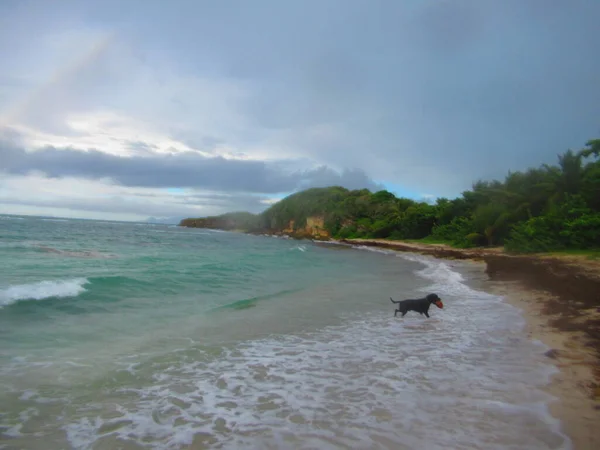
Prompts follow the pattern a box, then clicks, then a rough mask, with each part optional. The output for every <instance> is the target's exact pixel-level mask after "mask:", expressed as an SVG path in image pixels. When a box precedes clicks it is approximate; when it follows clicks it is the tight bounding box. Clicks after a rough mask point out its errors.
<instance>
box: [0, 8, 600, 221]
mask: <svg viewBox="0 0 600 450" xmlns="http://www.w3.org/2000/svg"><path fill="white" fill-rule="evenodd" d="M599 22H600V1H598V0H569V1H562V0H502V1H498V0H402V1H400V0H389V1H377V0H356V1H354V0H339V1H338V0H314V1H313V0H302V1H296V2H292V1H276V0H269V1H267V0H253V1H241V0H240V1H235V0H222V1H210V2H209V1H203V0H171V1H169V2H167V1H163V0H119V1H117V0H98V1H95V0H89V1H87V0H73V1H68V0H56V1H53V2H50V1H48V0H37V1H28V0H2V1H0V67H1V68H2V69H1V70H0V213H9V214H40V215H56V216H69V217H84V218H107V219H117V220H143V219H145V218H146V217H148V216H155V217H181V216H184V217H187V216H203V215H208V214H216V213H222V212H226V211H230V210H250V211H260V210H262V209H264V208H265V207H266V206H267V205H268V204H269V202H273V201H275V200H276V199H278V198H281V197H282V196H285V195H286V194H289V193H291V192H293V191H295V190H298V189H302V188H305V187H309V186H326V185H332V184H337V185H344V186H346V187H349V188H362V187H367V188H370V189H373V190H375V189H380V188H382V187H385V188H387V189H389V190H391V191H392V192H394V193H396V194H397V195H403V196H408V197H412V198H416V199H423V198H432V197H438V196H447V197H454V196H456V195H458V194H460V192H461V191H463V190H464V189H468V188H469V187H470V186H471V183H472V182H473V181H474V180H476V179H479V178H502V177H504V175H505V174H506V173H507V171H508V170H509V169H514V170H517V169H524V168H527V167H528V166H532V165H539V164H541V163H544V162H548V163H554V162H555V161H556V155H557V154H558V153H560V152H563V151H565V150H566V149H568V148H580V147H582V146H583V145H584V143H585V141H586V140H588V139H590V138H593V137H598V136H600V78H599V75H598V74H599V73H600V58H599V57H598V56H599V55H600V54H599V53H598V52H599V49H598V42H599V40H598V39H599V38H598V31H597V25H598V23H599Z"/></svg>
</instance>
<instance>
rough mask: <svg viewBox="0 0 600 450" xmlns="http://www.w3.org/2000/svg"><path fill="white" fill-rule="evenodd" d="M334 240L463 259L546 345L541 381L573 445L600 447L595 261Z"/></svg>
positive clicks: (464, 268) (472, 277) (599, 269)
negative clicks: (548, 367) (546, 378)
mask: <svg viewBox="0 0 600 450" xmlns="http://www.w3.org/2000/svg"><path fill="white" fill-rule="evenodd" d="M339 242H340V243H343V244H350V245H364V246H372V247H380V248H386V249H391V250H395V251H400V252H411V253H420V254H425V255H429V256H432V257H435V258H438V259H454V260H460V262H459V265H460V271H461V272H463V273H466V274H467V276H468V278H469V279H468V280H466V281H467V283H469V284H471V283H472V284H473V285H474V287H476V288H478V289H481V290H483V291H486V292H488V293H490V294H494V295H499V296H502V297H503V298H504V300H505V301H506V302H507V303H508V304H510V305H512V306H514V307H516V308H518V309H519V310H520V311H521V315H522V316H523V318H524V319H525V328H524V330H523V332H524V334H525V336H526V337H527V338H528V339H530V340H538V341H540V342H542V343H543V344H544V345H545V346H546V347H548V348H549V350H548V351H547V352H546V353H545V354H544V355H545V356H546V357H547V358H548V360H549V361H548V363H550V364H552V365H554V367H556V368H557V369H558V370H557V372H556V373H555V374H554V375H552V377H551V379H550V382H549V384H548V385H547V386H546V388H545V391H546V392H548V393H549V394H550V395H552V396H553V397H554V398H555V400H554V401H552V402H550V404H549V405H548V408H549V411H550V413H551V415H552V416H553V417H555V418H556V419H558V420H560V422H561V428H562V430H563V432H564V433H565V434H566V435H567V436H569V438H570V439H571V442H572V445H573V449H575V450H579V449H582V450H583V449H586V450H587V449H593V448H600V428H598V425H597V424H598V423H600V263H598V262H596V261H589V260H585V259H582V258H580V257H570V256H565V257H562V256H561V257H555V256H550V255H508V254H505V253H503V252H502V251H501V250H500V249H464V250H463V249H455V248H451V247H448V246H445V245H436V244H417V243H409V242H396V241H385V240H378V239H365V240H363V239H351V240H349V239H343V240H340V241H339Z"/></svg>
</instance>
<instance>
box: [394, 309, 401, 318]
mask: <svg viewBox="0 0 600 450" xmlns="http://www.w3.org/2000/svg"><path fill="white" fill-rule="evenodd" d="M399 312H400V310H399V309H396V310H394V317H396V315H397V314H398V313H399Z"/></svg>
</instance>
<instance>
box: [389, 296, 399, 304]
mask: <svg viewBox="0 0 600 450" xmlns="http://www.w3.org/2000/svg"><path fill="white" fill-rule="evenodd" d="M390 300H391V301H392V303H400V300H394V299H393V298H392V297H390Z"/></svg>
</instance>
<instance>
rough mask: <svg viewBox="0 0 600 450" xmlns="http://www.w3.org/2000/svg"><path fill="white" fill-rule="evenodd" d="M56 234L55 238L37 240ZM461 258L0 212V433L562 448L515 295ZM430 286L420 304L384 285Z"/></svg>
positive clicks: (104, 439)
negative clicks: (467, 269)
mask: <svg viewBox="0 0 600 450" xmlns="http://www.w3.org/2000/svg"><path fill="white" fill-rule="evenodd" d="M48 249H52V250H48ZM464 277H465V276H464V275H462V274H461V272H460V266H459V265H458V264H456V263H450V262H447V261H438V260H435V259H432V258H427V257H423V256H417V255H409V254H393V253H391V252H386V251H379V252H377V251H366V249H348V248H346V247H342V246H336V245H323V244H315V243H309V242H305V241H302V242H297V241H292V240H283V239H275V238H270V237H257V236H245V235H239V234H233V233H217V232H212V231H209V230H193V229H181V228H177V227H168V226H162V225H156V226H154V225H146V224H121V223H108V222H104V223H103V222H91V221H75V220H70V221H60V222H59V221H50V220H47V221H42V220H39V219H37V220H34V219H30V218H25V219H20V220H19V219H14V218H6V216H4V218H3V220H0V305H2V308H1V309H0V362H1V365H0V448H5V449H13V448H14V449H16V448H28V449H37V448H39V449H49V450H52V449H59V448H75V449H89V448H93V449H113V448H124V449H129V448H131V449H135V448H156V449H163V448H168V449H170V448H262V449H268V448H278V449H282V448H307V449H308V448H319V449H325V448H361V449H367V448H368V449H371V448H373V449H379V448H380V449H404V448H406V449H423V448H426V449H442V448H443V449H448V448H473V449H478V448H481V449H484V448H485V449H490V448H491V449H495V448H498V449H500V448H502V449H506V448H515V449H516V448H519V449H520V448H528V449H560V448H570V443H569V441H568V439H566V438H565V437H564V435H562V434H561V432H560V428H559V424H558V423H557V422H556V421H555V420H554V419H552V418H551V417H550V415H549V414H548V412H547V407H546V404H547V402H548V401H549V400H550V398H549V396H548V395H547V394H545V393H544V392H543V391H542V390H541V388H542V387H543V386H544V384H545V383H547V382H548V379H549V376H550V375H551V374H552V373H553V372H552V371H553V369H552V366H550V365H547V364H545V362H544V361H543V357H542V356H541V354H542V353H543V351H544V348H543V347H542V346H541V344H538V343H533V342H530V341H528V340H527V339H526V337H525V336H524V334H523V331H522V327H523V319H522V317H521V316H520V314H519V312H518V310H516V309H514V308H512V307H511V306H509V305H507V304H506V303H504V302H503V301H502V299H501V298H499V297H497V296H493V295H489V294H486V293H484V292H481V291H478V290H475V289H472V288H470V287H469V286H468V285H467V284H468V283H467V282H466V281H465V279H464ZM428 292H437V293H438V294H439V295H440V296H441V297H442V299H443V301H444V305H445V308H444V309H443V310H439V309H436V308H432V310H430V315H431V318H430V319H426V318H424V317H423V316H419V315H418V314H416V313H409V314H408V315H407V316H405V317H404V318H403V319H400V318H394V317H393V310H394V307H393V305H392V304H391V303H390V302H389V297H390V296H392V297H394V298H395V299H396V298H397V299H401V298H409V297H415V296H421V295H423V294H425V293H428Z"/></svg>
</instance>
